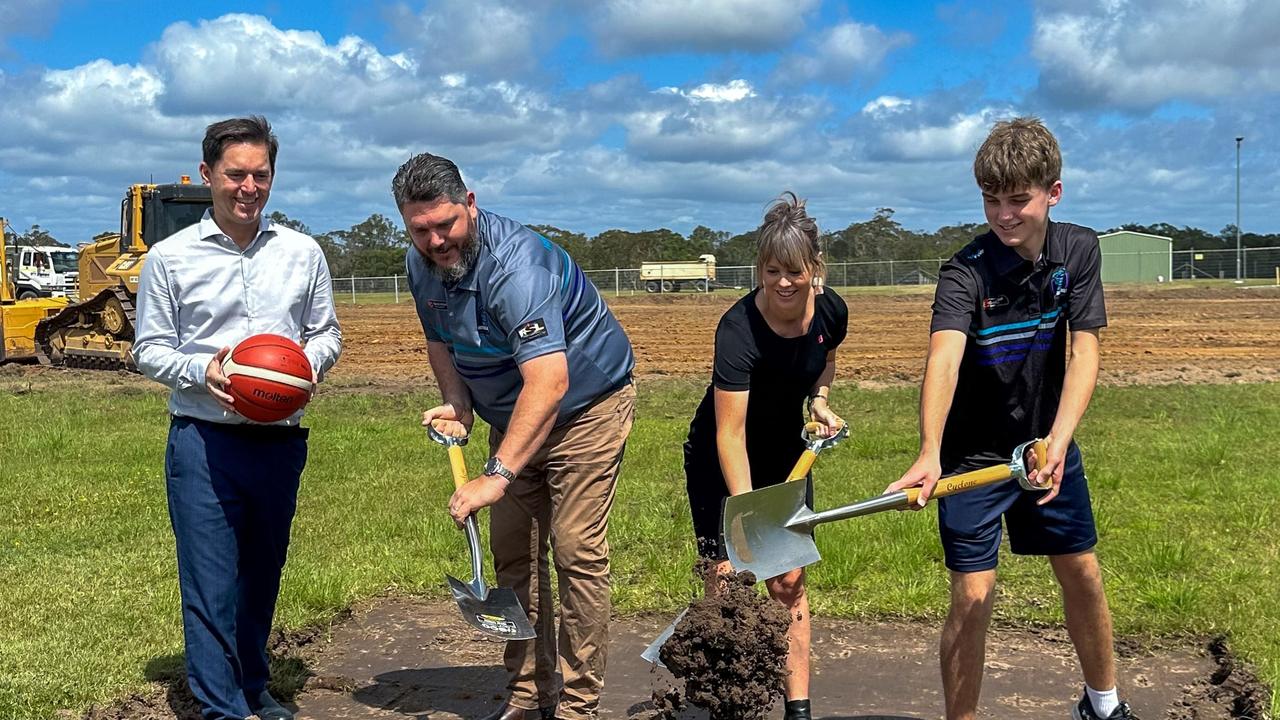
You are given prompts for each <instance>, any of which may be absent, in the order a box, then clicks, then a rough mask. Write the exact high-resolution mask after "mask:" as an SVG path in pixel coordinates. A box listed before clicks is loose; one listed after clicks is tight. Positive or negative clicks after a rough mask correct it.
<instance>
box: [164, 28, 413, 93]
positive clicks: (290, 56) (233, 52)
mask: <svg viewBox="0 0 1280 720" xmlns="http://www.w3.org/2000/svg"><path fill="white" fill-rule="evenodd" d="M150 59H151V60H152V61H153V63H154V65H155V67H156V69H157V71H158V72H159V73H160V75H161V77H162V78H163V80H164V83H165V90H164V93H163V97H162V98H161V104H162V107H163V108H164V110H165V111H166V112H169V113H174V114H189V113H204V112H212V113H219V112H222V113H225V112H226V111H227V110H228V109H229V108H230V109H237V110H240V111H246V110H249V109H257V110H259V111H262V112H269V111H272V110H286V109H289V108H295V107H299V106H305V107H311V108H316V109H324V110H326V111H329V112H337V113H344V114H345V113H353V112H361V111H363V110H364V109H366V108H369V107H378V106H380V105H383V104H386V103H388V102H393V101H395V100H397V99H398V98H400V97H402V96H403V95H404V94H406V93H409V92H413V91H414V89H415V85H416V82H417V81H416V79H415V68H414V65H413V63H412V62H411V61H410V60H409V59H408V58H407V57H405V56H404V55H383V54H382V53H380V52H379V51H378V50H377V48H375V47H374V46H373V45H371V44H370V43H368V42H366V41H365V40H362V39H360V38H358V37H354V36H348V37H344V38H342V39H341V40H339V41H338V43H337V44H335V45H329V44H328V43H326V42H325V40H324V38H323V37H322V36H321V35H320V33H317V32H312V31H299V30H281V29H279V28H277V27H275V26H274V25H272V24H271V22H270V21H269V20H267V19H266V18H264V17H261V16H257V15H224V16H222V17H220V18H217V19H215V20H201V21H199V22H198V23H197V24H196V25H194V26H193V25H190V24H188V23H185V22H180V23H175V24H173V25H170V26H169V27H168V28H167V29H166V30H165V31H164V34H163V35H162V36H161V38H160V41H159V42H158V43H156V44H155V45H153V46H152V47H151V51H150Z"/></svg>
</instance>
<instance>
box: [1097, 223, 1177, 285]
mask: <svg viewBox="0 0 1280 720" xmlns="http://www.w3.org/2000/svg"><path fill="white" fill-rule="evenodd" d="M1098 244H1099V245H1100V247H1101V248H1102V282H1104V283H1113V282H1167V281H1168V280H1170V279H1172V277H1173V240H1172V239H1170V238H1167V237H1164V236H1163V235H1152V234H1150V233H1140V232H1134V231H1132V230H1121V231H1119V232H1113V233H1107V234H1106V235H1099V236H1098Z"/></svg>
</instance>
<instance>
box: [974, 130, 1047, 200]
mask: <svg viewBox="0 0 1280 720" xmlns="http://www.w3.org/2000/svg"><path fill="white" fill-rule="evenodd" d="M973 179H974V180H977V181H978V187H979V188H981V189H982V191H983V192H986V193H1004V192H1017V191H1019V190H1024V189H1027V188H1032V187H1041V188H1044V189H1046V190H1047V189H1049V188H1050V187H1051V186H1052V185H1053V184H1054V183H1055V182H1058V181H1059V180H1061V179H1062V152H1061V151H1060V150H1059V149H1058V141H1057V139H1056V138H1054V137H1053V133H1051V132H1049V128H1047V127H1045V126H1044V123H1042V122H1040V118H1036V117H1019V118H1014V119H1012V120H1004V121H1001V122H998V123H996V124H995V126H994V127H992V128H991V134H990V135H988V136H987V139H986V142H984V143H982V147H980V148H978V155H977V157H975V158H974V159H973Z"/></svg>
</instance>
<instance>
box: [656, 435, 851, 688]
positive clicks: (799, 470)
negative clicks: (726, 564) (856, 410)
mask: <svg viewBox="0 0 1280 720" xmlns="http://www.w3.org/2000/svg"><path fill="white" fill-rule="evenodd" d="M821 427H822V424H821V423H816V422H810V423H805V426H804V430H802V431H801V432H800V437H801V438H803V439H804V445H805V447H804V452H803V453H801V454H800V459H799V460H796V464H795V467H793V468H791V474H789V475H787V482H790V481H792V480H799V479H800V478H803V477H804V476H806V475H808V474H809V469H810V468H812V467H813V461H814V460H816V459H818V453H820V452H822V451H823V450H826V449H827V448H833V447H835V446H836V445H838V444H839V443H840V441H841V440H844V439H845V438H847V437H849V425H848V424H845V425H841V426H840V429H839V430H837V431H836V432H835V433H834V434H832V435H830V436H828V437H818V429H819V428H821ZM784 484H786V483H784ZM799 487H800V488H801V491H800V497H801V502H802V503H803V502H804V500H803V498H804V494H805V493H804V490H805V488H804V485H800V486H799ZM746 494H747V495H751V494H752V493H746ZM726 510H727V508H726ZM734 569H735V570H738V569H740V568H738V566H737V564H734ZM756 577H764V576H762V575H759V574H757V575H756ZM686 612H688V608H685V609H684V610H681V611H680V614H679V615H677V616H676V619H675V620H672V621H671V624H670V625H668V626H667V627H666V629H665V630H663V631H662V632H660V633H658V637H656V638H654V639H653V642H651V643H649V646H648V647H646V648H645V649H644V652H642V653H640V657H642V658H644V660H645V662H650V663H657V664H658V665H662V666H663V667H666V666H665V665H663V664H662V660H661V659H659V658H658V651H659V650H661V649H662V646H663V645H664V644H665V643H666V642H667V640H669V639H671V635H672V634H673V633H675V631H676V625H679V624H680V621H681V620H683V619H684V614H685V613H686Z"/></svg>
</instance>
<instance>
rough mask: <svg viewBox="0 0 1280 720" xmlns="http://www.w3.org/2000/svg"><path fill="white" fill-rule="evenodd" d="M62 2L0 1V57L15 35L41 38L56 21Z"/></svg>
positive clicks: (36, 0) (34, 0) (40, 0)
mask: <svg viewBox="0 0 1280 720" xmlns="http://www.w3.org/2000/svg"><path fill="white" fill-rule="evenodd" d="M61 5H62V0H0V55H3V54H5V53H6V50H7V43H6V41H7V40H8V39H9V38H11V37H14V36H17V35H28V36H42V35H44V34H45V33H47V32H48V31H49V28H51V27H53V24H54V22H55V21H57V19H58V10H59V8H60V7H61Z"/></svg>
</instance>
